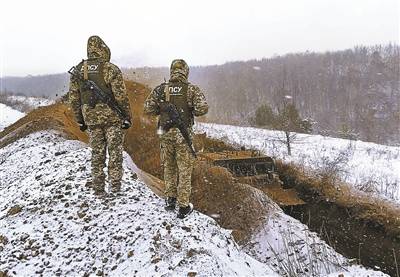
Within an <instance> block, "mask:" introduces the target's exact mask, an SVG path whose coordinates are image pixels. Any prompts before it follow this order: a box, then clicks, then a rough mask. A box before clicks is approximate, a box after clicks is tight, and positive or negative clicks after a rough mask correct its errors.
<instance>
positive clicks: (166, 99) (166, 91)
mask: <svg viewBox="0 0 400 277" xmlns="http://www.w3.org/2000/svg"><path fill="white" fill-rule="evenodd" d="M164 93H165V102H169V100H170V98H171V97H170V95H169V85H168V83H167V84H165V86H164Z"/></svg>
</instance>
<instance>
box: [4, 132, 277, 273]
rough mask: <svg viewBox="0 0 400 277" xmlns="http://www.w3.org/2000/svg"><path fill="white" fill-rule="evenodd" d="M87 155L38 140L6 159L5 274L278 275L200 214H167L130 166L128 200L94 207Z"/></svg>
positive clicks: (17, 146)
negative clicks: (179, 218)
mask: <svg viewBox="0 0 400 277" xmlns="http://www.w3.org/2000/svg"><path fill="white" fill-rule="evenodd" d="M89 153H90V152H89V149H88V148H87V147H86V146H85V145H84V144H82V143H80V142H78V141H69V140H65V139H64V138H63V137H62V136H61V135H60V134H59V133H57V132H39V133H34V134H31V135H29V136H27V137H25V138H22V139H20V140H18V141H16V142H14V143H12V144H10V145H8V146H6V147H5V148H2V149H1V150H0V157H1V163H2V171H1V173H0V180H1V183H0V190H1V191H2V193H1V195H0V203H1V204H0V211H1V212H0V218H1V220H0V230H1V234H0V247H1V248H2V251H1V252H0V264H1V266H0V270H1V271H3V272H5V271H8V272H9V273H12V274H15V275H19V276H22V275H23V276H32V275H35V274H44V275H47V276H49V275H52V276H59V275H64V276H65V275H69V276H77V275H80V276H82V275H85V276H88V274H97V275H103V274H109V275H114V276H116V275H118V276H121V275H128V276H132V275H134V274H136V275H139V276H161V275H162V276H275V274H274V273H272V271H271V270H270V269H268V267H267V266H266V265H263V264H261V263H259V262H257V261H255V260H254V259H252V258H250V257H249V256H247V255H246V254H244V253H243V252H241V251H240V250H239V248H238V246H237V245H236V243H235V242H234V240H233V239H232V237H231V235H230V233H229V232H228V231H226V230H223V229H221V228H220V227H218V225H217V224H216V222H215V221H214V220H212V219H210V218H208V217H207V216H204V215H202V214H200V213H198V212H194V214H193V215H191V216H190V217H189V218H187V219H185V220H183V221H182V220H178V219H176V215H175V214H173V213H169V212H166V211H165V210H164V208H163V201H162V199H160V198H158V197H157V196H156V195H154V194H153V193H152V192H151V191H150V190H149V189H148V188H147V187H146V185H145V184H144V183H142V182H141V181H139V180H136V179H135V178H134V176H132V173H131V172H130V171H128V170H127V168H126V166H125V174H124V178H123V189H122V190H123V195H122V196H118V197H116V198H104V199H99V198H96V197H95V196H94V195H93V193H92V192H91V191H90V189H88V188H87V187H85V182H86V180H87V178H88V176H89V174H90V172H89V163H90V162H89V158H90V154H89ZM26 157H29V158H28V159H27V158H26ZM165 274H166V275H165Z"/></svg>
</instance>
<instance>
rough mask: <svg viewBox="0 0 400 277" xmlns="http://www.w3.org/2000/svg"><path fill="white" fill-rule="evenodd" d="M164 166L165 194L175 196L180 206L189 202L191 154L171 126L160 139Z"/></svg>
mask: <svg viewBox="0 0 400 277" xmlns="http://www.w3.org/2000/svg"><path fill="white" fill-rule="evenodd" d="M160 148H161V162H162V164H163V167H164V182H165V196H167V197H176V198H177V202H178V205H179V206H180V207H186V206H188V205H189V202H190V193H191V189H192V186H191V178H192V170H193V162H194V158H193V155H192V154H191V153H190V150H189V147H188V145H187V144H186V142H185V140H184V138H183V137H182V135H181V133H180V132H179V130H178V129H176V128H173V129H171V130H170V131H169V132H168V133H167V134H165V135H164V136H162V137H161V139H160Z"/></svg>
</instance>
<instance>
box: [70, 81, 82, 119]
mask: <svg viewBox="0 0 400 277" xmlns="http://www.w3.org/2000/svg"><path fill="white" fill-rule="evenodd" d="M69 102H70V104H71V108H72V112H73V113H74V116H75V120H76V122H78V123H84V120H83V115H82V107H81V95H80V91H79V82H78V80H76V79H75V78H74V77H73V76H71V79H70V82H69Z"/></svg>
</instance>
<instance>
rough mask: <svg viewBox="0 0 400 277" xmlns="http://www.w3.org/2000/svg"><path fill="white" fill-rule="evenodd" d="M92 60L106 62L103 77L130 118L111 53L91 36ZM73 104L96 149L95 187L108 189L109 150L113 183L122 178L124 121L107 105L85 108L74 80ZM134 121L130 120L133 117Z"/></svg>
mask: <svg viewBox="0 0 400 277" xmlns="http://www.w3.org/2000/svg"><path fill="white" fill-rule="evenodd" d="M87 55H88V58H97V59H100V60H101V61H103V62H104V66H103V72H102V75H103V77H104V81H105V83H106V84H107V86H109V87H110V88H111V91H112V93H113V96H114V98H115V100H116V102H117V103H118V105H119V106H120V107H121V109H123V110H124V111H125V113H126V114H127V115H130V114H131V113H130V106H129V100H128V96H127V93H126V87H125V83H124V80H123V78H122V73H121V71H120V69H119V68H118V67H117V66H116V65H114V64H112V63H110V58H111V51H110V49H109V48H108V46H107V45H106V44H105V43H104V41H103V40H102V39H101V38H100V37H98V36H91V37H89V39H88V43H87ZM69 102H70V105H71V108H72V110H73V112H74V115H75V119H76V121H77V122H78V123H85V124H86V125H87V126H88V130H89V131H88V133H89V143H90V146H91V148H92V178H93V181H92V183H93V186H94V187H95V188H97V189H100V190H102V189H104V179H105V175H104V172H103V169H104V167H105V166H106V164H105V160H106V151H107V148H108V153H109V164H108V173H109V179H110V182H111V183H114V184H118V183H120V180H121V178H122V172H123V171H122V150H123V139H124V135H123V130H122V129H121V125H122V119H121V118H119V117H118V115H117V114H116V113H115V112H114V111H113V110H112V109H111V108H110V107H109V106H108V105H107V104H104V103H98V104H96V106H95V107H94V108H91V107H89V106H88V105H86V104H85V105H83V106H82V105H81V95H80V84H79V81H78V80H76V79H74V78H71V80H70V84H69ZM129 119H130V118H129Z"/></svg>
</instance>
